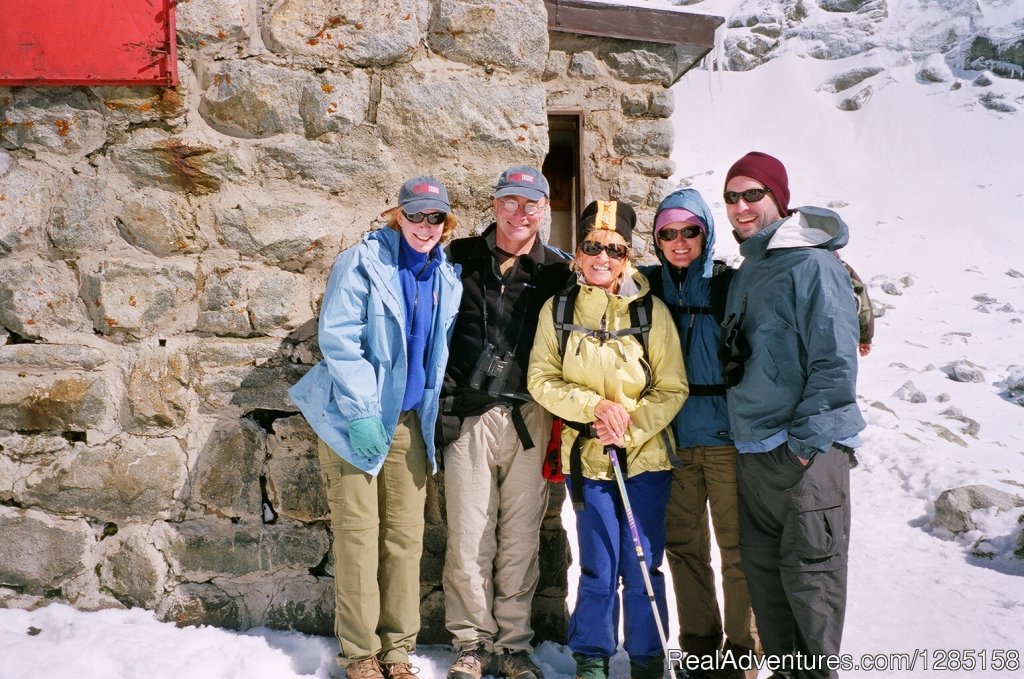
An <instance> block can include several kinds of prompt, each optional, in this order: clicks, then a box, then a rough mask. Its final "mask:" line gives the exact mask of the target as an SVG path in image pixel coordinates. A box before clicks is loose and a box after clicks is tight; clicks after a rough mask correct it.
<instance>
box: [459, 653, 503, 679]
mask: <svg viewBox="0 0 1024 679" xmlns="http://www.w3.org/2000/svg"><path fill="white" fill-rule="evenodd" d="M493 662H494V654H493V653H491V652H490V651H488V650H485V649H484V647H483V646H478V647H476V648H471V649H469V650H466V651H461V652H460V653H459V657H458V658H457V659H456V660H455V662H454V663H452V666H451V669H449V670H448V679H480V677H482V676H483V675H485V674H491V665H492V664H493Z"/></svg>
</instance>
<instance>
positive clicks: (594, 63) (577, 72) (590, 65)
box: [569, 52, 604, 80]
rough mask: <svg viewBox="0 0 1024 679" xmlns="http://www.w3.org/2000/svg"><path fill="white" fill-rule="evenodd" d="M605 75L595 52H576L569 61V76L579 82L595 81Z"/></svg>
mask: <svg viewBox="0 0 1024 679" xmlns="http://www.w3.org/2000/svg"><path fill="white" fill-rule="evenodd" d="M602 75H604V71H603V69H602V68H601V62H600V61H598V59H597V57H596V56H594V53H593V52H576V53H575V54H573V55H572V58H571V59H570V60H569V76H570V77H571V78H574V79H578V80H594V79H596V78H600V77H601V76H602Z"/></svg>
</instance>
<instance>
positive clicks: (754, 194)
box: [722, 189, 772, 205]
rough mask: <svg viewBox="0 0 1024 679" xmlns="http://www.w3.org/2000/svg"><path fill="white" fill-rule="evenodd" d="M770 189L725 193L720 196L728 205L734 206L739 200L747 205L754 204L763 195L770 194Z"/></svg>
mask: <svg viewBox="0 0 1024 679" xmlns="http://www.w3.org/2000/svg"><path fill="white" fill-rule="evenodd" d="M771 192H772V191H771V189H747V190H746V191H726V192H725V193H723V194H722V197H723V198H725V202H726V203H728V204H729V205H735V204H736V203H738V202H740V198H742V199H743V200H745V201H746V202H748V203H756V202H757V201H759V200H761V199H762V198H764V194H766V193H771Z"/></svg>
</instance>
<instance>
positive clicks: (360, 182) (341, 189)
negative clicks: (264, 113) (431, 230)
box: [255, 129, 405, 234]
mask: <svg viewBox="0 0 1024 679" xmlns="http://www.w3.org/2000/svg"><path fill="white" fill-rule="evenodd" d="M255 151H256V158H257V165H258V167H259V171H260V175H261V176H262V177H264V178H266V179H270V180H276V181H279V182H282V183H287V184H290V185H291V187H292V188H295V187H296V186H303V187H308V188H311V189H314V190H317V191H322V192H324V193H327V194H331V195H339V194H342V195H344V194H348V195H358V196H359V197H360V200H359V202H360V203H364V202H365V203H369V204H373V206H374V208H375V209H376V211H373V210H370V211H368V212H366V217H367V219H361V220H355V221H353V220H351V219H350V216H349V215H348V214H343V215H336V216H335V219H336V220H337V221H336V222H335V227H336V229H337V231H338V232H339V233H342V234H344V233H358V232H359V231H360V230H362V229H365V228H366V225H367V224H368V223H369V219H370V218H372V217H376V216H377V215H378V214H380V208H379V207H377V206H378V205H381V204H382V203H381V202H379V201H376V200H374V198H375V196H381V197H383V196H387V195H395V194H397V192H398V190H397V188H392V186H394V187H397V186H400V185H401V183H402V181H403V180H404V179H405V177H398V176H397V173H398V170H397V168H396V161H395V159H394V154H395V150H394V149H392V148H391V147H389V146H388V144H386V143H384V142H383V141H382V140H381V139H379V138H378V137H377V136H376V135H375V134H371V133H368V132H367V131H366V130H364V129H359V130H357V131H354V132H351V133H347V134H333V133H327V134H324V135H321V136H320V137H318V138H317V139H316V140H309V139H305V138H303V137H297V136H295V135H281V136H277V137H272V138H270V139H268V140H266V141H265V142H263V143H262V144H260V145H259V147H258V148H256V149H255ZM357 209H358V207H357V208H356V209H353V212H355V211H356V210H357ZM339 222H340V223H339Z"/></svg>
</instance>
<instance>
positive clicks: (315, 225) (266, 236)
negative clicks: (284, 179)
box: [214, 142, 338, 271]
mask: <svg viewBox="0 0 1024 679" xmlns="http://www.w3.org/2000/svg"><path fill="white" fill-rule="evenodd" d="M314 143H315V142H314ZM214 227H215V229H216V231H217V235H218V236H219V238H220V240H221V241H222V243H223V244H224V245H226V246H228V247H230V248H232V249H234V250H237V251H238V252H239V254H241V255H244V256H245V257H248V258H251V259H255V260H258V261H262V262H266V263H267V264H272V265H274V266H278V267H281V268H282V269H288V270H290V271H302V270H303V269H305V268H306V266H308V265H309V263H310V262H312V261H314V260H315V259H317V258H318V257H324V256H326V254H327V253H328V252H331V251H333V250H329V249H328V248H333V247H334V246H335V243H336V242H337V235H336V234H337V232H338V218H337V211H336V209H332V205H331V204H329V203H326V202H322V201H321V202H315V203H297V202H284V201H277V202H274V203H256V202H240V203H239V202H236V203H234V204H233V205H225V206H222V207H220V208H218V209H217V210H216V211H215V213H214Z"/></svg>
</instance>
